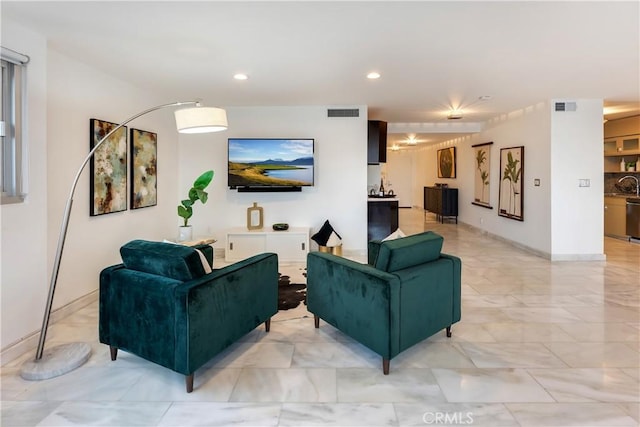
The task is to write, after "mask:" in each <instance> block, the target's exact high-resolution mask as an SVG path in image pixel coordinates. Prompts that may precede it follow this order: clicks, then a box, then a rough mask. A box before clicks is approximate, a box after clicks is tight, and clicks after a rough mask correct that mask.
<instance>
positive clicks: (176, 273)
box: [120, 240, 206, 282]
mask: <svg viewBox="0 0 640 427" xmlns="http://www.w3.org/2000/svg"><path fill="white" fill-rule="evenodd" d="M120 255H121V256H122V262H123V263H124V265H125V267H127V268H128V269H131V270H137V271H142V272H144V273H150V274H156V275H158V276H164V277H169V278H171V279H174V280H180V281H182V282H186V281H189V280H193V279H197V278H199V277H202V276H204V275H205V274H206V273H205V270H204V267H203V266H202V261H201V260H200V254H198V252H197V251H196V250H195V249H194V248H191V247H188V246H182V245H174V244H171V243H163V242H150V241H146V240H132V241H131V242H129V243H127V244H125V245H124V246H122V247H121V248H120Z"/></svg>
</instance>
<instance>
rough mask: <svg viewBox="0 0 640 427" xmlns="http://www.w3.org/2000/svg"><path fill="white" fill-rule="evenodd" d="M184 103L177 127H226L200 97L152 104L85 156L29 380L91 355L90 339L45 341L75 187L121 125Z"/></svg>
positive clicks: (28, 365) (25, 372) (223, 116)
mask: <svg viewBox="0 0 640 427" xmlns="http://www.w3.org/2000/svg"><path fill="white" fill-rule="evenodd" d="M183 105H193V107H191V108H183V109H178V110H176V111H175V118H176V127H177V129H178V132H180V133H206V132H217V131H221V130H225V129H227V113H226V111H225V110H223V109H222V108H215V107H202V106H200V102H199V101H185V102H172V103H170V104H163V105H158V106H156V107H152V108H149V109H148V110H144V111H142V112H140V113H138V114H135V115H133V116H131V117H129V118H128V119H127V120H125V121H123V122H122V123H120V124H119V125H118V126H116V127H115V128H113V129H112V130H111V132H109V133H107V134H106V135H105V136H104V138H102V139H101V140H100V141H98V143H97V144H96V145H95V146H94V147H93V148H92V149H91V151H89V154H88V155H87V157H86V158H85V159H84V160H83V162H82V164H81V165H80V168H79V169H78V173H77V174H76V176H75V178H74V180H73V183H72V184H71V190H70V192H69V198H68V199H67V204H66V206H65V209H64V215H63V217H62V225H61V226H60V235H59V236H58V246H57V249H56V257H55V261H54V264H53V271H52V272H51V282H50V284H49V295H48V297H47V304H46V307H45V311H44V317H43V319H42V329H41V330H40V339H39V341H38V349H37V351H36V357H35V359H34V360H28V361H27V362H25V363H24V364H23V365H22V369H21V371H20V375H21V376H22V378H24V379H27V380H45V379H48V378H53V377H57V376H59V375H63V374H65V373H67V372H69V371H72V370H74V369H76V368H77V367H79V366H81V365H82V364H83V363H85V362H86V361H87V360H89V357H90V356H91V346H90V345H89V344H87V343H69V344H63V345H59V346H56V347H53V348H51V349H49V350H47V351H46V352H44V343H45V339H46V337H47V328H48V326H49V318H50V317H51V308H52V305H53V296H54V294H55V290H56V283H57V281H58V273H59V271H60V261H61V259H62V252H63V249H64V241H65V238H66V236H67V228H68V226H69V218H70V216H71V206H72V205H73V195H74V193H75V191H76V185H77V184H78V180H79V179H80V175H81V174H82V171H83V170H84V168H85V166H86V165H87V163H88V162H89V160H90V159H91V158H92V157H93V154H94V153H95V152H96V150H97V149H98V148H100V146H101V145H102V144H103V143H104V142H105V141H107V140H108V139H109V137H110V136H111V135H112V134H114V133H115V132H116V131H118V129H120V128H122V127H123V126H125V125H126V124H127V123H129V122H131V121H133V120H135V119H137V118H138V117H140V116H144V115H145V114H148V113H151V112H152V111H156V110H160V109H163V108H170V107H180V106H183Z"/></svg>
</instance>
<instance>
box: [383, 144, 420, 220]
mask: <svg viewBox="0 0 640 427" xmlns="http://www.w3.org/2000/svg"><path fill="white" fill-rule="evenodd" d="M414 160H415V159H414V156H413V155H412V153H411V152H410V151H407V150H398V151H391V150H389V151H388V152H387V163H386V165H385V166H386V168H385V169H386V177H387V182H389V183H390V185H387V187H385V189H386V190H393V192H394V193H395V194H396V198H397V199H398V206H399V207H401V208H410V207H412V206H413V205H414V204H415V202H414V199H413V196H414V195H413V170H414ZM385 185H386V182H385Z"/></svg>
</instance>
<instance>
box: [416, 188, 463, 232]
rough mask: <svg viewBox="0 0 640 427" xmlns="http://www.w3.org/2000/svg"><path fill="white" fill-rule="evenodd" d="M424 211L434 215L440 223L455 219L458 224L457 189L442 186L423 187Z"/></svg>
mask: <svg viewBox="0 0 640 427" xmlns="http://www.w3.org/2000/svg"><path fill="white" fill-rule="evenodd" d="M424 209H425V210H426V211H429V212H432V213H434V214H436V218H438V220H439V221H440V222H444V219H445V218H450V217H455V219H456V224H457V223H458V189H457V188H449V187H442V186H435V187H424Z"/></svg>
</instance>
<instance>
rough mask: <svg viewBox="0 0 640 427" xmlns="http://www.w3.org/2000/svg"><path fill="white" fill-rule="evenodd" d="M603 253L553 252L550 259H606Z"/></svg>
mask: <svg viewBox="0 0 640 427" xmlns="http://www.w3.org/2000/svg"><path fill="white" fill-rule="evenodd" d="M606 260H607V255H605V254H553V255H551V261H606Z"/></svg>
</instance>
